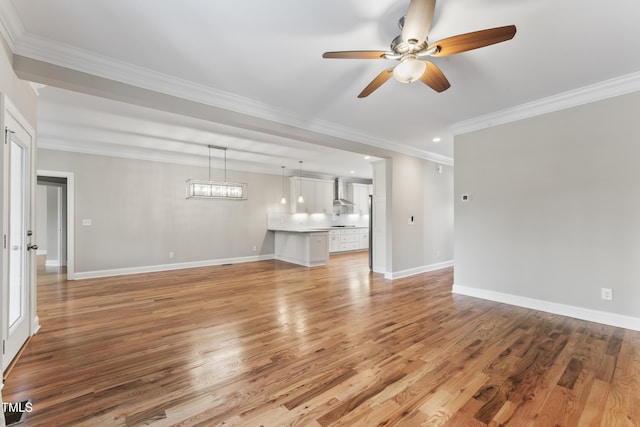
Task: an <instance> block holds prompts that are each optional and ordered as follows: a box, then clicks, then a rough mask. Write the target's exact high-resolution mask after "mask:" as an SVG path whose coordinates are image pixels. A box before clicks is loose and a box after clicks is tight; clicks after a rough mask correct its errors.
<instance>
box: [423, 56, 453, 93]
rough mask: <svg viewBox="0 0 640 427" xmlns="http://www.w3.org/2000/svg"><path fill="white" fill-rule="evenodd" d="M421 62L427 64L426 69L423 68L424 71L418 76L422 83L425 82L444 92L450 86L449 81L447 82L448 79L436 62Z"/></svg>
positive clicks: (437, 90)
mask: <svg viewBox="0 0 640 427" xmlns="http://www.w3.org/2000/svg"><path fill="white" fill-rule="evenodd" d="M422 62H424V63H425V64H427V69H426V70H424V73H422V76H420V81H422V83H424V84H426V85H427V86H429V87H430V88H431V89H433V90H435V91H436V92H444V91H445V90H447V89H449V88H450V87H451V83H449V80H447V78H446V77H445V76H444V74H443V73H442V71H441V70H440V68H438V66H437V65H436V64H434V63H432V62H429V61H422Z"/></svg>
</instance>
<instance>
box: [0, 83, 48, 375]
mask: <svg viewBox="0 0 640 427" xmlns="http://www.w3.org/2000/svg"><path fill="white" fill-rule="evenodd" d="M8 117H11V119H12V121H15V122H16V123H17V124H18V125H19V126H20V127H21V128H22V130H23V131H24V132H26V134H27V135H28V138H29V140H30V141H28V144H29V147H28V148H29V150H28V159H27V162H28V166H27V168H28V176H27V185H28V188H29V190H28V192H29V195H28V197H29V205H30V206H29V211H28V212H27V216H26V217H27V224H26V227H25V228H26V229H27V230H32V231H33V232H34V234H35V232H37V230H35V225H36V221H35V185H36V173H35V171H36V140H35V137H36V133H35V130H34V128H33V127H32V126H31V125H30V124H29V121H28V120H27V119H26V118H25V117H24V116H23V115H22V113H20V110H18V108H17V107H16V106H15V104H13V102H11V100H10V99H9V98H8V97H7V96H6V95H5V94H2V95H1V96H0V125H1V130H2V133H3V137H2V140H3V141H2V144H3V148H2V150H0V160H1V162H2V164H3V165H6V162H7V161H8V159H5V147H4V145H5V144H6V132H5V129H6V127H7V119H8ZM3 169H4V166H3ZM4 175H5V171H3V172H2V173H1V174H0V191H1V192H2V197H1V200H2V201H1V202H0V204H1V208H2V209H1V211H2V224H3V239H5V238H4V236H5V235H6V232H7V231H6V230H7V226H8V221H9V218H8V217H9V206H8V182H6V181H5V176H4ZM30 240H31V241H32V242H34V241H35V240H34V239H33V237H32V238H31V239H30ZM0 248H1V249H2V257H1V258H2V268H0V273H1V276H2V277H1V278H0V283H1V285H2V292H0V295H1V297H0V304H1V305H0V307H2V308H3V310H2V311H3V313H2V316H1V317H2V319H1V321H0V323H1V325H2V333H1V334H2V340H3V350H4V343H5V340H7V339H8V329H9V326H8V313H4V307H5V304H6V301H5V298H6V297H7V295H8V294H7V292H6V290H7V287H8V286H9V283H8V280H9V279H8V262H9V261H8V260H9V251H8V250H7V247H6V243H4V242H3V244H2V245H0ZM25 270H26V274H27V289H26V298H27V304H26V310H27V313H26V317H27V319H26V321H27V322H28V328H29V337H31V336H33V335H34V334H35V333H36V332H37V331H38V330H39V329H40V319H39V318H38V315H37V292H36V283H37V277H36V274H37V272H36V252H35V251H29V252H28V256H27V265H26V269H25ZM21 345H24V343H22V344H21ZM9 362H11V361H7V360H5V357H4V351H2V352H0V366H2V367H3V369H2V370H3V371H4V367H5V364H6V365H9Z"/></svg>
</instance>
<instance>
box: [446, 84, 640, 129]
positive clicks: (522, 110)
mask: <svg viewBox="0 0 640 427" xmlns="http://www.w3.org/2000/svg"><path fill="white" fill-rule="evenodd" d="M639 90H640V72H635V73H631V74H627V75H624V76H621V77H616V78H613V79H610V80H605V81H603V82H600V83H596V84H592V85H589V86H584V87H581V88H578V89H574V90H571V91H568V92H564V93H561V94H558V95H553V96H549V97H547V98H542V99H539V100H536V101H532V102H528V103H526V104H521V105H517V106H515V107H511V108H507V109H505V110H501V111H496V112H495V113H490V114H485V115H482V116H479V117H475V118H473V119H469V120H464V121H461V122H457V123H454V124H453V125H451V126H450V127H449V129H450V130H451V131H452V132H453V134H454V135H462V134H465V133H469V132H474V131H477V130H481V129H486V128H490V127H493V126H499V125H503V124H507V123H511V122H515V121H517V120H522V119H527V118H531V117H535V116H540V115H542V114H547V113H553V112H555V111H560V110H564V109H567V108H572V107H577V106H579V105H584V104H589V103H591V102H595V101H600V100H603V99H607V98H613V97H615V96H619V95H625V94H627V93H632V92H636V91H639Z"/></svg>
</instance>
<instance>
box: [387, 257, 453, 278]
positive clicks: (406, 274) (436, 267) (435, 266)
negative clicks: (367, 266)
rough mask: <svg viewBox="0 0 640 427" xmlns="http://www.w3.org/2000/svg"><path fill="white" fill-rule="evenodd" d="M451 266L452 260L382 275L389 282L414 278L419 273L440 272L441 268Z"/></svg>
mask: <svg viewBox="0 0 640 427" xmlns="http://www.w3.org/2000/svg"><path fill="white" fill-rule="evenodd" d="M452 265H453V260H450V261H444V262H438V263H436V264H429V265H423V266H420V267H416V268H409V269H407V270H400V271H391V272H387V273H384V278H385V279H390V280H394V279H401V278H403V277H409V276H414V275H416V274H420V273H428V272H429V271H435V270H440V269H442V268H447V267H451V266H452Z"/></svg>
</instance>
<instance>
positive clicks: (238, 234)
mask: <svg viewBox="0 0 640 427" xmlns="http://www.w3.org/2000/svg"><path fill="white" fill-rule="evenodd" d="M38 169H45V170H54V171H55V170H57V171H66V172H73V173H74V177H75V191H76V193H75V219H76V221H75V222H76V223H75V253H76V264H75V268H76V272H77V273H78V274H79V277H82V276H83V273H89V275H91V274H93V273H96V272H104V271H108V272H114V270H122V269H131V268H142V267H152V266H163V265H168V264H176V263H194V262H207V261H215V260H228V259H238V258H247V260H250V259H257V258H258V257H260V256H267V257H268V256H269V255H271V256H272V255H273V250H274V248H273V233H271V232H268V231H267V212H269V211H277V209H279V205H280V197H281V194H280V193H281V190H282V188H281V178H280V176H278V175H265V174H255V173H246V172H237V171H228V176H229V179H230V180H232V181H239V182H246V183H248V194H249V197H248V200H246V201H231V200H229V201H226V200H224V201H223V200H201V199H185V181H186V180H187V179H189V178H200V179H202V178H206V177H207V175H208V171H207V169H206V167H205V168H197V167H192V166H184V165H174V164H168V163H160V162H152V161H144V160H134V159H124V158H115V157H107V156H97V155H88V154H79V153H69V152H62V151H55V150H46V149H39V150H38ZM276 172H277V171H276ZM216 175H217V176H220V171H217V170H216V171H214V176H216ZM83 219H85V220H91V226H83V225H82V220H83ZM254 246H255V247H256V250H255V251H254V250H253V247H254ZM169 252H173V253H174V258H169ZM115 272H116V273H117V271H115Z"/></svg>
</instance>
